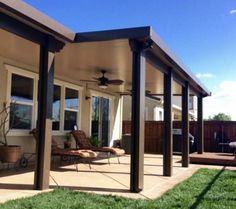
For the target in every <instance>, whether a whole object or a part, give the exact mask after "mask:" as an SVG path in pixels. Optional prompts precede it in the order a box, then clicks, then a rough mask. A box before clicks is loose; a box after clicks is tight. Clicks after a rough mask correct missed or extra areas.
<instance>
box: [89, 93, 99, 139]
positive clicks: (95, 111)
mask: <svg viewBox="0 0 236 209" xmlns="http://www.w3.org/2000/svg"><path fill="white" fill-rule="evenodd" d="M98 125H99V97H95V96H93V97H92V126H91V128H92V130H91V133H92V135H93V136H98V130H99V127H98Z"/></svg>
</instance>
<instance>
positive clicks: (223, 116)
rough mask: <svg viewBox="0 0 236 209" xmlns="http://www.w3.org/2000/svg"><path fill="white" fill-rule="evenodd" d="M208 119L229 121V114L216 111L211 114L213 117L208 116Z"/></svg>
mask: <svg viewBox="0 0 236 209" xmlns="http://www.w3.org/2000/svg"><path fill="white" fill-rule="evenodd" d="M208 120H218V121H231V120H232V119H231V116H230V115H226V114H225V113H218V114H216V115H213V117H211V116H209V117H208Z"/></svg>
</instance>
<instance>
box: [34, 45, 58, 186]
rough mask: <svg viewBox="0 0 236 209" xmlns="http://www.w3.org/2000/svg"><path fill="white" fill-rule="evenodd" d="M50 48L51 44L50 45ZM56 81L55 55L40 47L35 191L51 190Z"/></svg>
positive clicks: (46, 48)
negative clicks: (54, 84) (50, 177)
mask: <svg viewBox="0 0 236 209" xmlns="http://www.w3.org/2000/svg"><path fill="white" fill-rule="evenodd" d="M48 46H49V44H48ZM53 80H54V53H53V52H50V51H49V48H48V47H45V46H42V45H41V46H40V66H39V86H38V92H39V95H38V120H37V129H38V140H37V143H36V169H35V177H34V186H35V189H38V190H44V189H48V188H49V174H50V164H51V140H52V119H51V118H52V103H53Z"/></svg>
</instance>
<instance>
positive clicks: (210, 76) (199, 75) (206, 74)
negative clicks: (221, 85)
mask: <svg viewBox="0 0 236 209" xmlns="http://www.w3.org/2000/svg"><path fill="white" fill-rule="evenodd" d="M196 76H197V77H198V78H212V77H213V74H211V73H197V74H196Z"/></svg>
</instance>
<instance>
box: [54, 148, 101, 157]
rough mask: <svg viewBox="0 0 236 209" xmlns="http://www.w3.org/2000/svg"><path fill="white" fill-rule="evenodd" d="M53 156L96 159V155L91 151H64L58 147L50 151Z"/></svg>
mask: <svg viewBox="0 0 236 209" xmlns="http://www.w3.org/2000/svg"><path fill="white" fill-rule="evenodd" d="M52 154H54V155H65V156H78V157H81V158H96V157H97V154H96V153H95V152H93V151H91V150H66V149H61V148H59V147H57V148H55V149H52Z"/></svg>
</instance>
